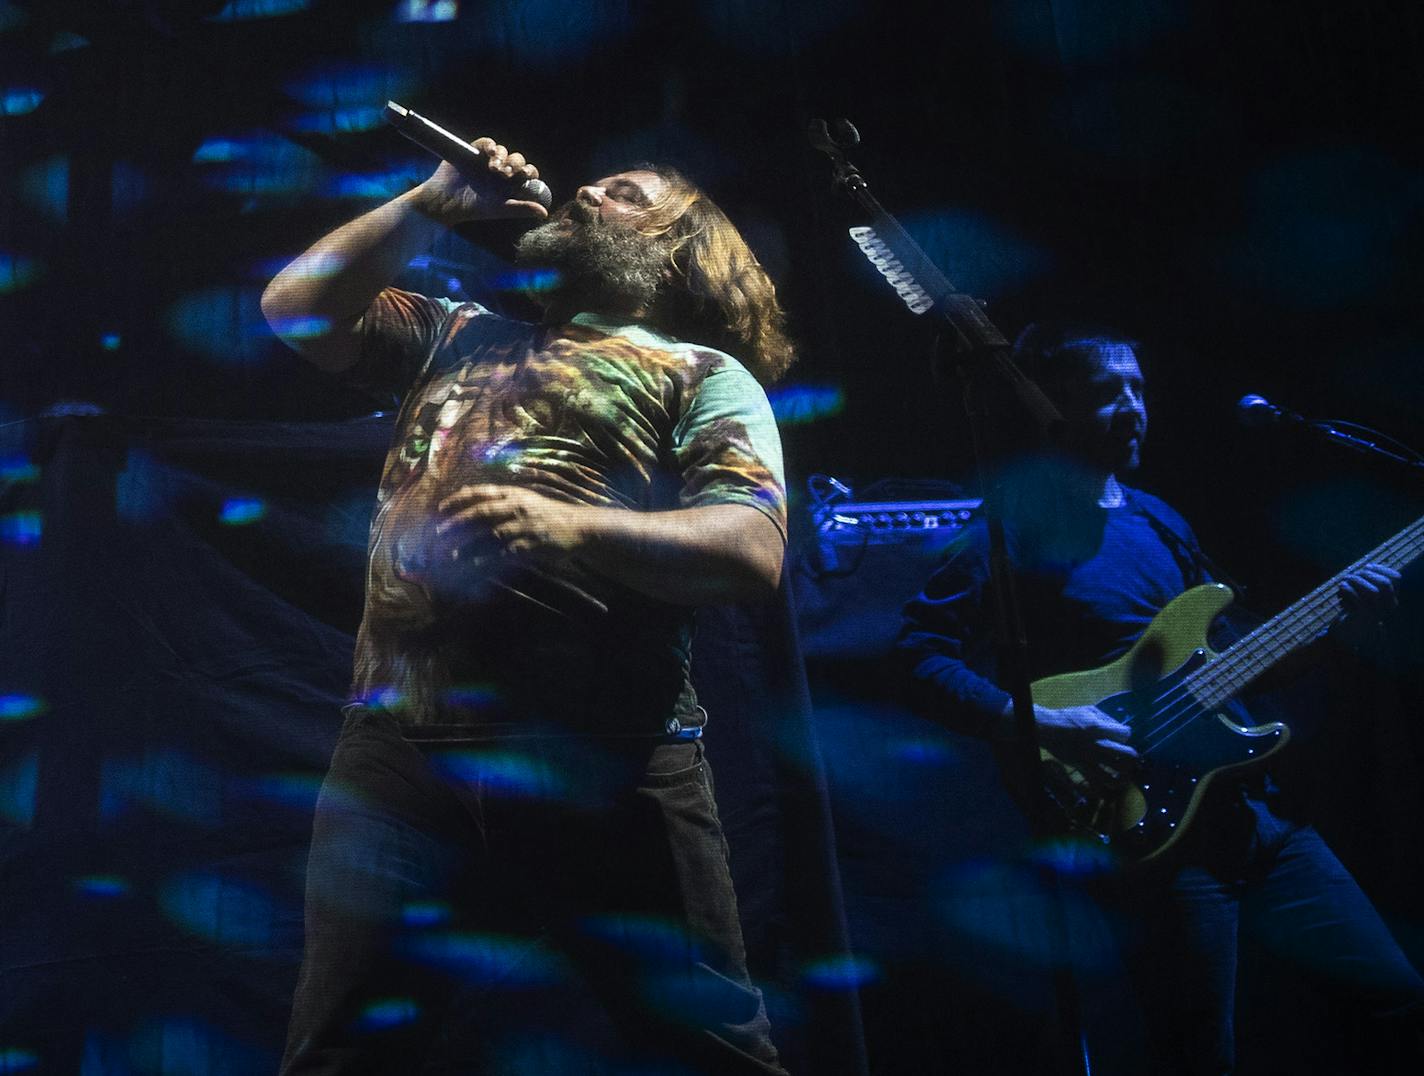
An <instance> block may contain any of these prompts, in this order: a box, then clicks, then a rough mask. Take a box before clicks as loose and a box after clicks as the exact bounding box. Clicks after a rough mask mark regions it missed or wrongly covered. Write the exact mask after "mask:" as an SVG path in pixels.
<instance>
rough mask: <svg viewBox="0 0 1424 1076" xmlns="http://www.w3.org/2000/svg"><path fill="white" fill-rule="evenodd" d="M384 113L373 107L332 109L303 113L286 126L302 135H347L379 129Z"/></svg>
mask: <svg viewBox="0 0 1424 1076" xmlns="http://www.w3.org/2000/svg"><path fill="white" fill-rule="evenodd" d="M384 112H385V109H384V107H377V106H374V105H358V106H352V107H349V108H333V109H330V110H328V111H326V112H307V113H304V114H303V115H301V116H298V117H297V118H296V119H294V120H292V121H291V123H290V124H288V126H289V127H291V129H292V130H294V131H297V132H300V133H302V134H324V135H334V134H349V133H351V132H353V131H369V130H372V129H374V128H376V127H379V126H380V125H381V121H382V119H383V118H384Z"/></svg>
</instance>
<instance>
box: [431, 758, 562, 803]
mask: <svg viewBox="0 0 1424 1076" xmlns="http://www.w3.org/2000/svg"><path fill="white" fill-rule="evenodd" d="M432 761H433V762H434V763H435V765H436V766H438V767H439V768H440V769H442V770H444V771H445V772H446V773H448V774H450V775H451V776H452V777H454V778H455V779H456V780H459V781H464V782H470V783H476V782H478V783H479V784H482V785H483V786H484V788H485V791H486V792H488V793H489V794H491V795H505V796H511V797H516V798H535V799H558V798H562V796H563V794H564V792H565V790H566V787H567V784H568V782H567V781H566V780H565V779H564V777H563V776H562V775H561V774H559V773H556V772H555V771H554V770H553V769H552V768H551V767H550V766H549V764H548V763H547V762H545V761H544V760H543V759H539V758H531V757H528V756H524V755H519V754H516V753H515V752H513V751H502V752H491V751H447V752H441V753H440V754H439V755H437V756H434V757H433V759H432Z"/></svg>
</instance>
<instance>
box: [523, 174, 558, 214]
mask: <svg viewBox="0 0 1424 1076" xmlns="http://www.w3.org/2000/svg"><path fill="white" fill-rule="evenodd" d="M517 196H518V197H519V198H522V199H523V200H525V201H526V202H538V203H539V204H540V205H541V206H543V207H544V208H545V209H548V208H549V207H550V206H551V205H553V204H554V192H553V191H551V190H549V187H548V185H547V184H546V183H545V182H544V181H543V180H542V179H526V180H525V181H524V182H523V183H521V184H520V185H519V190H518V194H517Z"/></svg>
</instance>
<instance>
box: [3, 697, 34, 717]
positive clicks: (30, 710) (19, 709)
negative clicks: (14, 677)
mask: <svg viewBox="0 0 1424 1076" xmlns="http://www.w3.org/2000/svg"><path fill="white" fill-rule="evenodd" d="M44 712H45V704H44V700H43V699H40V698H36V697H35V696H34V695H0V721H27V720H29V719H30V718H32V717H38V716H39V715H40V714H42V713H44Z"/></svg>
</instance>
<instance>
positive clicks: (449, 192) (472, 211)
mask: <svg viewBox="0 0 1424 1076" xmlns="http://www.w3.org/2000/svg"><path fill="white" fill-rule="evenodd" d="M470 145H472V146H473V147H474V148H475V149H477V150H479V151H480V154H481V155H482V156H483V158H484V166H485V168H486V170H487V173H488V176H489V182H488V183H485V182H482V181H481V180H479V179H474V180H472V179H470V178H468V177H466V176H465V174H464V173H463V172H461V171H460V170H459V169H458V168H456V167H455V166H454V165H453V164H451V163H449V162H448V161H442V162H441V163H440V167H439V168H437V169H435V172H434V174H433V175H432V176H431V177H430V178H429V179H427V180H426V181H425V182H424V183H422V184H421V185H420V186H419V187H417V188H416V192H417V194H418V196H419V199H420V206H421V209H422V210H423V211H424V212H425V213H426V214H427V215H428V216H430V217H433V218H434V219H435V220H438V221H440V222H441V223H442V224H446V225H449V224H458V223H460V222H461V221H466V220H497V219H501V218H520V217H526V218H537V219H541V220H542V219H544V218H545V217H547V216H548V215H549V211H548V210H547V209H545V208H544V207H543V206H542V205H540V204H539V203H538V202H528V201H523V200H521V199H518V198H505V197H502V195H504V194H505V193H506V192H507V191H508V190H509V188H510V184H511V182H514V183H516V184H517V183H523V182H524V181H525V180H530V179H538V178H539V169H537V168H535V167H534V166H533V165H532V164H530V163H529V162H528V161H526V160H525V159H524V154H522V153H518V152H515V153H511V152H510V151H509V150H507V149H506V148H505V147H504V146H501V145H500V144H499V143H498V142H496V141H495V140H494V139H493V138H477V139H475V140H474V141H473V142H471V143H470Z"/></svg>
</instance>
